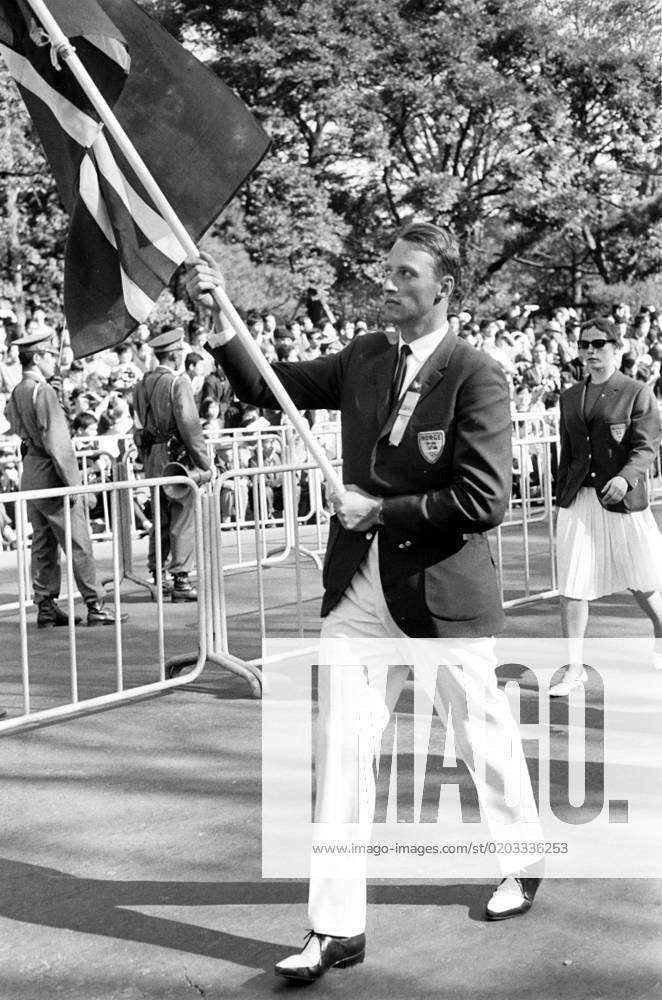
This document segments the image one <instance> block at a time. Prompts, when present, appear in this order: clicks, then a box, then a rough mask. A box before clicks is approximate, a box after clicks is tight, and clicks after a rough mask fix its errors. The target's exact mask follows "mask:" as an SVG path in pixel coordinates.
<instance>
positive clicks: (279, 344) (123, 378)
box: [0, 300, 662, 543]
mask: <svg viewBox="0 0 662 1000" xmlns="http://www.w3.org/2000/svg"><path fill="white" fill-rule="evenodd" d="M611 315H612V318H613V319H614V321H615V323H616V324H617V326H618V330H619V334H620V336H621V342H622V345H623V352H622V361H621V370H622V371H623V372H625V373H626V374H628V375H630V376H631V377H632V378H636V379H640V380H642V381H644V382H646V383H648V384H650V385H651V387H652V389H653V391H654V393H655V395H656V396H657V397H658V399H662V378H661V377H660V364H661V362H662V329H661V326H660V318H659V317H658V313H657V310H656V309H655V308H654V307H653V306H645V307H642V308H641V309H640V310H639V311H638V312H637V313H636V314H633V312H632V311H631V309H630V307H629V306H628V305H627V304H626V303H617V304H615V305H614V306H613V308H612V310H611ZM580 322H581V317H580V315H579V314H578V312H577V311H576V310H575V309H573V308H569V307H559V308H557V309H555V310H554V311H553V312H551V313H547V314H544V313H543V312H542V311H541V310H540V309H539V307H538V306H537V305H535V304H520V303H515V304H513V305H511V307H510V308H508V309H507V310H506V311H505V312H504V313H503V314H502V315H500V316H498V317H497V316H495V317H491V318H484V319H482V320H480V321H479V320H477V319H476V318H475V317H474V316H473V315H472V314H471V313H470V312H467V311H462V312H458V313H452V314H450V315H449V324H450V327H451V329H452V330H453V331H454V332H455V333H456V334H457V335H458V336H459V337H461V338H462V339H464V340H466V341H467V342H469V343H470V344H472V345H473V346H474V347H476V348H477V349H478V350H481V351H484V352H485V353H487V354H489V355H491V357H492V358H494V360H495V361H497V363H498V364H499V365H500V366H501V368H502V369H503V371H504V373H505V375H506V378H507V379H508V381H509V384H510V386H511V397H512V409H513V415H514V416H515V415H516V414H540V413H545V412H546V411H550V410H552V411H553V410H555V408H556V406H557V403H558V398H559V395H560V393H561V392H562V391H563V390H564V388H566V387H568V386H570V385H572V384H573V383H574V382H576V381H577V380H579V379H581V378H582V376H583V365H582V360H581V357H580V352H579V350H578V339H579V331H580ZM246 325H247V327H248V329H249V330H250V332H251V335H252V336H253V338H254V339H255V341H256V343H257V344H258V346H259V347H260V349H261V350H262V352H263V354H264V355H265V357H266V358H267V360H269V361H277V360H278V361H299V360H308V359H313V358H317V357H321V356H323V355H325V354H328V353H333V352H335V351H339V350H342V348H343V347H344V346H345V345H346V344H348V343H349V342H350V341H351V340H352V339H353V338H354V337H360V336H362V335H364V334H365V333H367V332H368V325H367V323H366V322H365V320H363V319H360V318H357V319H352V320H349V319H346V320H343V321H341V322H336V321H334V322H331V319H330V318H326V317H324V316H323V317H322V319H321V321H320V322H319V323H318V324H317V325H316V324H314V323H313V322H312V320H311V319H310V317H309V316H308V315H306V314H304V315H301V316H298V317H296V318H294V319H290V320H288V321H286V322H282V321H280V320H279V318H278V317H276V316H275V315H274V314H272V313H267V314H265V315H260V314H258V313H249V314H248V315H247V317H246ZM42 330H43V331H47V330H51V331H52V334H53V337H54V338H55V340H56V342H57V343H59V344H60V365H59V369H60V381H59V383H58V389H59V392H60V395H61V399H62V402H63V405H64V407H65V410H66V412H67V414H68V419H69V423H70V427H71V433H72V438H73V439H74V441H75V443H77V444H78V445H79V447H80V448H82V449H84V448H86V447H90V446H91V444H94V442H95V441H98V440H99V439H103V438H106V442H107V443H106V445H105V449H106V450H108V451H109V452H110V453H111V454H113V451H112V445H110V443H109V442H108V439H109V438H115V439H116V438H118V437H130V435H131V433H132V429H133V417H132V397H133V392H134V389H135V386H136V384H137V383H138V382H139V381H140V380H141V379H142V377H143V375H144V373H145V372H146V371H150V370H152V369H153V368H155V367H156V359H155V357H154V353H153V351H152V349H151V348H150V346H149V339H150V336H152V334H153V333H154V332H155V331H153V330H151V329H150V327H149V326H148V325H146V324H140V325H139V326H138V327H137V328H136V330H135V331H134V333H133V334H132V335H131V337H130V338H129V339H128V340H127V341H125V342H124V343H123V344H121V345H119V346H118V347H116V348H114V349H113V350H108V351H104V352H101V353H98V354H96V355H94V356H92V357H89V358H84V359H81V360H74V357H73V352H72V351H71V347H70V345H69V341H68V337H67V334H66V330H65V329H64V324H63V321H62V318H61V317H56V316H49V315H47V314H46V313H45V312H44V310H42V309H40V308H35V309H34V310H33V311H32V312H31V314H30V315H29V318H28V319H27V321H26V323H25V324H24V326H21V325H20V324H19V323H18V320H17V316H16V313H15V312H14V310H13V308H12V306H11V303H9V302H7V301H6V300H5V301H0V493H2V492H9V491H12V490H15V489H16V488H17V478H18V473H17V468H16V461H15V448H14V447H13V445H14V442H12V440H11V437H10V435H9V426H8V423H7V420H6V417H5V412H4V411H5V406H6V401H7V399H8V397H9V395H10V394H11V392H12V390H13V388H14V386H15V385H16V384H17V382H18V381H19V380H20V378H21V367H20V364H19V361H18V350H17V348H16V346H15V344H14V341H15V340H16V338H17V337H19V336H21V335H26V334H30V333H36V332H39V331H42ZM207 333H208V331H207V329H206V328H204V327H203V326H201V325H199V324H197V323H192V324H191V325H190V328H189V329H188V330H187V331H186V334H187V336H186V340H187V353H186V356H185V358H184V369H185V374H186V377H187V378H189V379H190V380H191V383H192V386H193V393H194V397H195V399H196V402H197V405H198V409H199V413H200V417H201V421H202V425H203V429H204V430H205V432H206V433H207V434H208V435H209V436H210V437H212V438H214V439H216V443H217V446H216V451H215V454H216V460H217V464H218V466H219V467H220V468H221V469H223V468H227V467H228V464H230V463H235V464H236V463H240V464H242V465H247V466H248V465H250V464H251V463H253V464H254V463H255V455H254V453H252V452H251V449H250V448H248V447H247V448H237V447H236V445H235V446H234V447H231V444H230V442H229V441H227V440H226V441H225V442H224V441H223V439H222V434H223V431H224V430H226V429H229V428H244V429H246V430H251V429H259V428H264V427H267V426H269V425H273V424H278V423H280V422H281V420H283V419H285V418H283V417H282V415H281V414H280V413H279V412H275V411H258V410H256V409H255V407H250V406H244V405H242V404H241V403H240V402H239V401H238V400H237V399H236V397H235V396H234V394H233V392H232V390H231V387H230V385H229V383H228V381H227V379H226V378H225V375H224V373H223V370H222V368H221V367H220V366H215V365H214V362H213V359H212V357H211V355H210V354H209V353H208V352H207V351H206V350H205V342H206V339H207ZM383 333H384V335H385V336H387V337H388V338H389V339H396V338H397V332H396V330H395V328H393V327H389V326H386V327H385V328H383ZM306 416H307V418H308V420H309V422H310V423H311V424H315V423H317V422H319V421H326V420H329V419H330V418H332V417H333V416H334V415H333V414H328V413H326V412H324V413H319V412H315V413H309V414H306ZM219 436H220V440H219ZM278 458H279V455H278V452H277V448H276V447H274V449H273V453H270V455H269V460H270V461H271V462H272V463H274V464H275V463H276V462H277V461H278ZM144 522H145V525H146V526H148V524H149V522H148V518H147V517H146V516H145V517H144ZM0 537H2V538H3V539H4V541H5V543H10V542H11V540H12V539H13V527H12V525H11V523H10V522H9V519H8V517H7V514H6V511H5V510H3V509H2V506H1V505H0Z"/></svg>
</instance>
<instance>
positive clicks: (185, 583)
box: [170, 573, 198, 604]
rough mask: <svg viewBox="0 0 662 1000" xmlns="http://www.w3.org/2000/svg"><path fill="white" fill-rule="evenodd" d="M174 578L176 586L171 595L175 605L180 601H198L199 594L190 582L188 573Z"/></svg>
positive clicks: (177, 574)
mask: <svg viewBox="0 0 662 1000" xmlns="http://www.w3.org/2000/svg"><path fill="white" fill-rule="evenodd" d="M174 577H175V586H174V587H173V588H172V594H171V595H170V600H171V601H172V602H173V604H177V602H178V601H197V599H198V592H197V590H196V589H195V587H193V585H192V584H191V582H190V581H189V578H188V573H175V574H174Z"/></svg>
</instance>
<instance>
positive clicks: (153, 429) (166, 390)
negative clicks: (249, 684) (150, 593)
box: [133, 329, 212, 602]
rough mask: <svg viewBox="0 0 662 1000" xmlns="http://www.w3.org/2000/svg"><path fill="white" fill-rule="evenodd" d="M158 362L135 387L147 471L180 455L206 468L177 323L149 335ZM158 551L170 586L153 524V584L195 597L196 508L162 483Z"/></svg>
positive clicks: (157, 470) (180, 597) (179, 597)
mask: <svg viewBox="0 0 662 1000" xmlns="http://www.w3.org/2000/svg"><path fill="white" fill-rule="evenodd" d="M149 346H150V347H151V348H152V349H153V351H154V353H155V355H156V360H157V362H158V365H157V367H156V368H155V369H154V371H152V372H147V373H146V375H145V377H144V379H143V381H142V382H141V383H140V384H139V385H138V386H137V387H136V391H135V393H134V401H133V406H134V422H135V431H134V437H135V441H136V445H137V447H138V450H139V452H140V454H141V456H142V460H143V465H144V470H145V476H146V477H147V478H148V479H152V478H155V477H158V476H162V475H163V470H164V469H165V467H166V465H167V464H168V463H169V462H171V461H173V460H176V461H180V462H182V461H183V463H184V464H189V465H191V466H194V467H195V468H198V469H204V470H210V469H211V467H212V466H211V462H210V460H209V456H208V454H207V447H206V444H205V439H204V435H203V433H202V426H201V424H200V417H199V415H198V411H197V408H196V405H195V400H194V398H193V389H192V386H191V381H190V379H189V378H187V377H186V375H185V374H184V373H183V372H182V371H181V366H182V360H183V356H184V339H183V333H182V330H181V329H174V330H167V331H166V332H165V333H160V334H159V335H158V336H156V337H153V338H152V339H151V340H150V341H149ZM160 496H161V553H162V558H163V562H164V563H165V561H166V559H167V558H168V556H170V572H171V574H172V576H173V577H174V586H173V587H172V588H171V587H170V585H169V582H167V581H166V578H165V574H164V576H163V579H162V580H158V579H157V578H156V535H155V532H156V528H155V527H153V528H152V531H151V534H150V539H149V553H148V557H147V562H148V567H149V570H150V572H151V574H152V577H153V579H154V582H155V583H156V584H157V585H161V587H162V589H163V590H164V592H166V593H167V592H170V593H171V600H172V601H174V602H178V601H195V600H197V597H198V595H197V592H196V590H195V589H194V588H193V586H192V585H191V583H190V581H189V573H190V572H191V571H192V570H193V567H194V564H195V540H194V510H193V505H192V503H191V497H190V496H189V495H187V496H185V497H184V498H183V499H181V500H175V499H172V498H169V497H168V496H166V494H165V493H164V491H163V490H162V489H161V491H160Z"/></svg>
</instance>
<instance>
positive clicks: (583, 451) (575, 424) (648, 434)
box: [556, 371, 660, 513]
mask: <svg viewBox="0 0 662 1000" xmlns="http://www.w3.org/2000/svg"><path fill="white" fill-rule="evenodd" d="M587 381H588V380H587V379H585V380H584V381H582V382H578V383H577V384H576V385H573V386H571V387H570V388H569V389H566V391H565V392H564V393H562V394H561V401H560V402H561V428H560V430H561V457H560V460H559V470H558V475H557V480H556V502H557V504H558V506H559V507H569V506H570V504H571V503H572V501H573V500H574V498H575V496H576V495H577V493H578V491H579V489H580V488H581V487H582V486H583V485H585V484H586V481H588V483H590V485H591V486H594V487H595V490H596V492H597V495H598V499H599V501H600V503H601V504H602V506H603V507H605V508H606V509H607V510H613V511H620V512H621V513H628V512H630V511H634V510H644V509H645V508H646V507H647V506H648V497H647V493H646V481H645V476H646V472H647V471H648V469H649V468H650V467H651V465H652V463H653V461H654V459H655V456H656V455H657V453H658V449H659V446H660V415H659V410H658V407H657V403H656V401H655V397H654V396H653V394H652V392H651V390H650V389H649V387H648V386H647V385H645V384H644V383H643V382H639V381H637V380H636V379H632V378H628V376H627V375H623V374H621V372H618V371H617V372H614V374H613V375H612V376H611V378H610V379H609V381H607V382H605V383H604V387H603V392H602V394H601V395H600V396H599V398H598V399H597V401H596V403H595V405H594V407H593V409H592V411H591V413H589V414H588V417H587V418H585V416H584V398H585V395H586V385H587ZM613 476H623V478H624V479H626V480H627V482H628V487H629V488H628V491H627V493H626V494H625V496H624V497H623V500H621V501H620V503H616V504H605V503H604V501H603V499H602V497H601V491H602V489H603V488H604V486H605V483H607V481H608V480H609V479H611V478H612V477H613Z"/></svg>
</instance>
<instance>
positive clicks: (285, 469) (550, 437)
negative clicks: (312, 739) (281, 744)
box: [0, 413, 659, 733]
mask: <svg viewBox="0 0 662 1000" xmlns="http://www.w3.org/2000/svg"><path fill="white" fill-rule="evenodd" d="M321 433H323V434H325V435H333V436H334V442H333V447H334V448H336V449H338V450H339V446H340V439H339V437H336V436H335V435H337V434H338V428H337V425H335V424H334V425H332V426H324V427H323V428H322V429H321ZM230 438H231V439H232V444H231V449H230V450H231V451H232V453H233V454H234V452H235V449H240V448H241V447H242V445H246V446H248V445H250V446H251V447H253V448H254V449H255V451H254V457H253V463H254V464H252V465H250V466H241V465H237V467H234V468H228V469H226V470H225V471H223V472H222V474H221V475H219V476H217V478H216V479H215V481H214V482H213V484H212V485H211V488H205V489H199V488H198V487H196V486H195V485H194V484H193V483H192V481H191V480H189V479H187V478H186V477H173V478H171V479H169V480H167V482H170V483H173V484H177V483H179V484H184V485H185V486H186V487H187V488H188V489H189V490H190V491H191V493H192V495H193V502H194V505H195V516H196V555H197V565H198V587H199V600H198V609H197V610H198V633H199V634H198V648H197V650H191V651H190V652H187V653H185V654H181V655H178V656H176V657H171V658H170V659H169V660H168V661H167V662H166V661H165V654H164V628H163V598H162V594H161V591H160V589H158V590H157V589H156V588H154V587H152V586H151V584H149V582H148V581H145V580H144V579H143V578H142V577H140V576H137V575H136V574H135V573H134V571H133V565H132V543H133V540H134V532H133V524H132V521H131V503H132V501H131V497H132V491H135V490H136V488H138V487H137V482H136V480H135V479H134V478H132V474H131V460H130V456H127V457H125V458H123V459H121V460H120V461H119V462H117V463H116V474H117V473H119V474H120V476H121V481H119V482H115V483H108V482H103V483H94V484H89V485H87V486H85V487H83V488H82V489H81V488H73V489H68V490H54V491H49V493H48V495H52V496H62V497H64V496H69V495H72V494H75V493H79V492H80V493H95V492H97V493H98V492H102V493H103V494H104V497H105V499H106V501H107V502H108V507H109V511H110V514H109V523H110V526H111V529H113V528H114V530H111V540H112V545H113V578H112V583H113V592H114V594H115V599H116V602H117V604H118V606H119V598H120V592H119V586H120V583H121V581H122V580H123V579H126V578H128V579H130V580H135V581H137V582H139V583H141V584H142V585H144V586H146V587H148V588H150V589H151V590H152V591H153V596H154V597H155V599H156V600H157V619H158V625H157V637H156V646H157V653H158V671H159V674H158V679H157V680H156V681H154V682H153V683H150V684H146V685H141V686H140V687H136V688H134V689H131V690H129V691H125V690H124V684H123V672H122V656H121V634H122V627H121V624H120V623H117V624H116V626H115V636H116V679H117V682H116V690H115V691H114V692H112V693H110V694H107V695H104V696H101V697H99V698H92V699H87V700H79V699H78V694H77V681H76V651H75V629H74V627H73V626H70V627H69V644H70V645H69V657H70V671H71V702H70V703H69V704H68V705H65V706H60V707H58V708H56V709H50V710H47V711H45V712H41V713H40V712H36V713H34V712H32V710H31V708H30V696H29V691H30V688H29V683H30V681H29V658H28V653H27V632H26V612H25V607H26V602H27V601H28V600H29V594H28V589H29V572H28V570H27V566H26V545H25V544H21V545H19V547H18V549H17V568H18V578H19V602H18V605H17V607H19V610H20V633H21V671H22V677H23V685H24V690H25V691H26V692H27V693H26V694H25V695H24V701H25V705H24V708H25V711H24V714H23V715H22V716H21V717H20V718H19V719H10V720H7V721H5V722H2V721H0V733H2V732H3V731H6V730H7V729H16V728H19V727H21V726H23V725H28V724H31V723H35V722H40V721H44V720H47V719H50V718H54V717H65V716H68V715H72V714H76V713H78V712H81V711H87V710H92V709H94V708H97V707H104V706H106V705H109V704H114V703H121V702H124V701H127V700H130V699H133V698H138V697H142V696H144V695H146V694H152V693H157V692H159V691H163V690H167V689H168V688H170V687H174V686H178V685H180V684H187V683H190V682H191V681H193V680H195V678H196V677H198V676H199V674H200V672H201V670H202V669H203V666H204V663H205V662H211V663H216V664H218V665H220V666H222V667H223V668H225V669H227V670H229V671H230V672H232V673H234V674H236V675H238V676H240V677H242V678H244V679H245V680H246V681H247V683H248V685H249V687H250V690H251V693H252V694H253V696H255V697H259V696H260V693H261V669H260V668H261V665H262V660H261V658H260V657H259V656H258V657H254V658H252V659H246V658H242V657H241V656H240V655H238V652H237V651H236V650H234V649H233V648H232V645H233V640H232V639H231V637H230V628H229V623H230V622H231V620H232V619H233V614H234V612H233V601H235V604H236V599H235V596H234V595H235V591H236V589H237V587H238V586H240V587H241V595H242V597H241V600H242V603H241V611H240V614H241V615H245V614H249V615H253V616H254V619H255V625H254V626H253V618H251V619H250V621H251V626H250V627H251V628H253V627H254V637H255V640H256V643H257V642H260V648H261V639H262V638H264V637H266V635H267V627H268V617H269V614H268V612H270V611H272V610H273V609H269V608H268V607H267V594H266V578H267V574H268V572H269V571H270V570H274V569H277V570H278V572H279V573H281V574H283V576H282V578H280V577H279V581H280V580H281V579H282V581H284V582H283V583H282V587H283V588H285V587H286V586H287V587H288V588H290V589H291V601H286V602H285V604H284V605H283V607H284V608H285V609H287V610H286V612H284V613H286V614H287V615H288V617H287V622H286V627H287V631H288V633H289V634H292V633H294V634H295V635H297V636H299V637H303V636H305V632H306V616H305V606H304V605H305V599H304V598H305V595H304V567H306V568H308V569H309V570H310V569H311V563H312V567H313V570H314V572H315V573H316V574H317V573H319V571H320V570H321V558H320V557H321V553H322V552H323V550H324V544H325V541H326V534H327V530H328V520H329V511H328V509H327V507H326V505H325V501H324V490H323V484H322V480H321V475H320V472H319V469H318V468H317V466H316V465H315V463H314V462H311V461H307V460H294V459H293V449H292V447H291V444H292V432H291V431H290V429H289V428H268V429H267V428H265V429H264V431H260V432H257V433H255V432H248V433H247V432H246V431H237V432H234V433H233V434H231V435H229V434H227V433H223V434H221V435H220V436H219V438H213V439H212V440H210V442H209V443H210V447H211V448H215V447H216V444H217V443H218V440H220V441H221V442H222V443H223V444H225V445H227V444H228V442H229V440H230ZM268 439H272V440H274V439H277V440H279V442H280V447H281V456H282V458H283V460H282V461H280V462H279V463H277V464H274V465H272V464H269V463H268V462H267V461H266V459H267V457H268V455H267V452H268V451H269V449H268V447H266V441H267V440H268ZM557 449H558V430H557V425H556V424H555V423H554V422H553V419H552V420H551V421H550V419H549V414H548V413H546V414H541V415H540V416H538V415H535V416H533V415H526V417H524V418H518V419H517V420H516V421H515V429H514V435H513V459H514V463H515V466H516V471H517V478H516V484H517V485H516V496H515V498H514V501H513V504H512V506H511V509H510V511H509V516H508V517H507V518H506V520H505V521H504V523H503V524H502V525H501V526H500V527H499V528H498V529H496V530H495V531H494V532H491V533H490V536H491V538H492V540H493V542H494V545H495V549H496V567H497V573H498V578H499V581H500V586H501V591H502V596H503V599H504V605H505V607H506V608H508V607H517V606H519V605H522V604H525V603H528V602H531V601H534V600H541V599H547V598H550V597H552V596H555V595H556V594H557V590H556V587H557V577H556V565H555V536H554V506H553V486H554V476H555V472H556V462H557V457H558V456H557ZM534 459H535V462H534ZM260 463H263V464H260ZM334 465H336V466H340V465H341V458H340V455H339V454H338V455H337V456H336V457H335V459H334ZM658 471H659V470H658ZM274 477H275V478H274ZM304 477H306V478H307V481H308V484H309V495H310V500H309V501H308V507H307V508H306V509H304V510H303V512H302V509H301V503H300V498H299V488H300V484H301V483H302V481H303V479H304ZM240 481H241V482H240ZM138 482H139V488H141V489H149V490H152V492H153V512H152V514H153V520H154V523H155V526H156V536H157V538H159V537H160V532H159V530H158V529H159V524H160V503H159V490H158V489H157V487H158V486H160V485H163V483H164V482H165V481H164V480H160V479H153V480H139V481H138ZM276 484H278V486H279V488H280V489H282V510H279V515H278V516H277V517H276V516H275V515H274V510H273V506H272V502H273V496H272V495H270V490H271V491H273V489H274V488H275V485H276ZM239 490H241V491H242V496H243V498H244V500H245V502H246V507H245V509H244V510H243V512H240V513H239V516H234V517H232V518H231V520H230V521H227V520H224V517H225V516H226V515H225V514H224V510H225V506H224V497H226V496H227V495H228V494H229V495H231V496H237V493H238V491H239ZM32 495H33V494H28V493H15V494H12V495H11V501H12V502H15V501H18V503H17V522H18V524H19V531H20V537H21V539H22V540H23V542H25V541H26V532H25V528H26V523H27V522H26V515H25V502H26V501H27V500H28V499H30V497H31V496H32ZM39 495H40V496H44V495H45V494H44V493H43V492H42V491H39ZM515 501H516V502H515ZM249 511H250V515H249ZM68 531H69V535H68V540H67V549H68V551H67V567H68V569H67V584H68V587H67V590H68V594H69V597H68V606H69V613H70V617H72V611H73V597H72V595H73V592H74V587H73V578H72V573H71V538H70V524H69V525H68ZM161 569H162V565H161V556H160V552H159V553H158V559H157V567H156V575H157V579H158V578H160V573H161ZM239 574H241V579H240V580H238V579H237V577H238V575H239ZM320 589H321V588H320ZM246 594H248V595H250V596H249V597H248V599H246V596H245V595H246ZM281 596H282V597H284V596H285V591H284V589H283V592H282V594H281ZM290 606H291V613H290V611H289V608H290ZM234 610H235V612H236V607H235V609H234ZM189 667H190V668H192V669H191V670H190V671H188V672H187V673H186V674H185V675H184V676H183V677H181V678H180V677H179V675H180V674H181V672H182V671H183V670H184V669H185V668H189Z"/></svg>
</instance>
